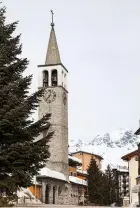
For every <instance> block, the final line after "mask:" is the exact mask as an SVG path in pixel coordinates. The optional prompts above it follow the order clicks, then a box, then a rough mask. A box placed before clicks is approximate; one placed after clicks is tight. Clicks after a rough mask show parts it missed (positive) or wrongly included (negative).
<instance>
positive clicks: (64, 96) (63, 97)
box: [62, 92, 67, 105]
mask: <svg viewBox="0 0 140 208" xmlns="http://www.w3.org/2000/svg"><path fill="white" fill-rule="evenodd" d="M62 99H63V103H64V105H66V103H67V94H66V93H65V92H63V95H62Z"/></svg>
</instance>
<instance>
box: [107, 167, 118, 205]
mask: <svg viewBox="0 0 140 208" xmlns="http://www.w3.org/2000/svg"><path fill="white" fill-rule="evenodd" d="M105 172H106V176H107V179H108V192H109V193H108V195H109V201H108V202H109V205H110V204H112V203H114V202H116V181H115V176H114V173H113V171H112V169H111V167H110V165H108V166H107V169H106V171H105Z"/></svg>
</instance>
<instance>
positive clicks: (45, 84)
mask: <svg viewBox="0 0 140 208" xmlns="http://www.w3.org/2000/svg"><path fill="white" fill-rule="evenodd" d="M48 85H49V73H48V71H43V87H48Z"/></svg>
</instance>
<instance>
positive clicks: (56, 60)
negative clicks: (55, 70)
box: [45, 23, 61, 65]
mask: <svg viewBox="0 0 140 208" xmlns="http://www.w3.org/2000/svg"><path fill="white" fill-rule="evenodd" d="M51 64H61V59H60V54H59V48H58V45H57V40H56V35H55V30H54V23H53V24H51V32H50V39H49V43H48V49H47V55H46V60H45V65H51Z"/></svg>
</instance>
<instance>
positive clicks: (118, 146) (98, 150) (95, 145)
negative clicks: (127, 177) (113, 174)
mask: <svg viewBox="0 0 140 208" xmlns="http://www.w3.org/2000/svg"><path fill="white" fill-rule="evenodd" d="M138 142H140V141H139V140H138V137H137V136H136V135H134V133H133V132H132V131H131V130H128V129H121V130H120V131H117V132H113V133H110V134H109V133H106V134H104V135H97V136H95V137H94V138H93V139H91V141H87V140H86V139H85V140H84V141H82V140H80V139H78V140H70V142H69V152H75V151H79V150H82V151H87V152H90V153H94V154H99V155H101V156H102V157H103V158H104V160H103V169H105V168H106V166H107V165H108V164H109V163H111V164H114V165H126V163H125V162H124V161H122V160H121V157H122V156H123V155H125V154H127V153H129V152H131V151H134V150H135V149H136V148H137V144H138Z"/></svg>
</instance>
